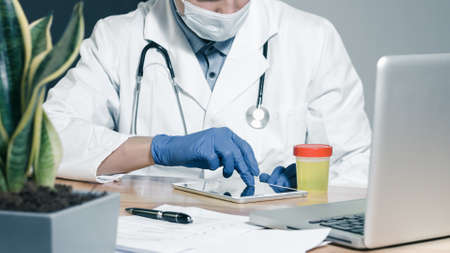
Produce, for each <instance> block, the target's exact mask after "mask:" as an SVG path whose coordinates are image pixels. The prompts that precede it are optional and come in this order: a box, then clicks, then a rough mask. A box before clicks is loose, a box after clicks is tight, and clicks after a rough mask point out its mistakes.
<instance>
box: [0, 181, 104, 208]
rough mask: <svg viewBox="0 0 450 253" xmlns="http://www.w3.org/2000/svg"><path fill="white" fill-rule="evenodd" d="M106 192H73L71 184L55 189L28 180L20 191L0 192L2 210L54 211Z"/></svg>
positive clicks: (78, 203)
mask: <svg viewBox="0 0 450 253" xmlns="http://www.w3.org/2000/svg"><path fill="white" fill-rule="evenodd" d="M105 194H106V192H104V193H100V194H99V193H94V192H91V193H78V192H73V189H72V187H71V186H67V185H55V188H54V189H51V188H48V187H41V186H39V187H38V186H36V185H35V184H33V183H31V182H28V183H27V184H26V185H25V187H24V188H23V190H22V191H21V192H19V193H7V192H6V193H5V192H3V193H2V192H0V210H2V211H21V212H35V213H52V212H56V211H60V210H63V209H66V208H69V207H72V206H76V205H80V204H83V203H85V202H88V201H90V200H93V199H96V198H100V197H102V196H104V195H105Z"/></svg>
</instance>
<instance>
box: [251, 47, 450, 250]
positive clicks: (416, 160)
mask: <svg viewBox="0 0 450 253" xmlns="http://www.w3.org/2000/svg"><path fill="white" fill-rule="evenodd" d="M377 72H378V73H377V86H376V97H375V116H374V134H373V141H372V156H371V161H370V175H369V186H368V195H367V199H361V200H353V201H346V202H338V203H329V204H322V205H313V206H304V207H294V208H285V209H277V210H266V211H255V212H253V213H251V215H250V222H251V223H254V224H257V225H261V226H266V227H272V228H293V229H309V228H317V227H329V228H331V232H330V235H329V238H328V239H329V240H330V241H332V242H334V243H337V244H340V245H344V246H348V247H352V248H359V249H365V248H380V247H385V246H392V245H398V244H404V243H409V242H415V241H421V240H427V239H432V238H440V237H447V236H450V54H434V55H409V56H387V57H383V58H381V59H380V60H379V62H378V66H377Z"/></svg>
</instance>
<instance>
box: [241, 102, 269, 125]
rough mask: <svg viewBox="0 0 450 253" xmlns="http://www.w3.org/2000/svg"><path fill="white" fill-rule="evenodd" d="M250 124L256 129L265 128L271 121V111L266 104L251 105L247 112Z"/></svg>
mask: <svg viewBox="0 0 450 253" xmlns="http://www.w3.org/2000/svg"><path fill="white" fill-rule="evenodd" d="M246 119H247V123H248V124H249V126H251V127H252V128H254V129H263V128H265V127H266V126H267V124H268V123H269V121H270V113H269V110H267V109H266V108H265V107H264V106H262V105H261V106H259V107H257V106H251V107H250V108H248V110H247V113H246Z"/></svg>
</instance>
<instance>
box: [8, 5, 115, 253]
mask: <svg viewBox="0 0 450 253" xmlns="http://www.w3.org/2000/svg"><path fill="white" fill-rule="evenodd" d="M52 19H53V18H52V15H49V16H47V17H44V18H41V19H39V20H37V21H35V22H34V23H32V24H29V23H28V21H27V18H26V16H25V14H24V12H23V10H22V7H21V5H20V3H19V2H18V0H0V252H15V253H18V252H19V253H20V252H27V253H28V252H34V253H39V252H45V253H48V252H58V253H60V252H113V251H114V249H115V238H116V229H117V218H118V217H117V216H118V213H119V195H118V194H106V193H89V192H88V193H86V192H85V193H83V192H72V189H71V188H70V187H68V186H62V185H57V186H55V177H56V171H57V169H58V166H59V164H60V161H61V157H62V146H61V143H60V140H59V137H58V134H57V132H56V130H55V128H54V127H53V125H52V123H51V122H50V120H49V118H48V117H47V115H46V113H45V111H44V110H43V108H42V104H43V102H44V96H45V91H46V88H47V87H46V86H47V85H48V84H49V83H50V82H52V81H54V80H56V79H57V78H58V77H60V76H61V75H62V74H63V73H64V72H65V71H66V70H67V69H68V68H69V67H70V66H71V65H72V63H73V62H74V61H75V60H76V58H77V56H78V53H79V48H80V44H81V42H82V40H83V37H84V19H83V4H82V3H81V2H80V3H78V4H77V5H76V6H75V8H74V10H73V14H72V17H71V19H70V21H69V24H68V26H67V28H66V31H65V32H64V34H63V36H62V37H61V39H60V40H59V42H58V43H57V44H56V45H55V46H53V44H52V39H51V35H50V26H51V23H52Z"/></svg>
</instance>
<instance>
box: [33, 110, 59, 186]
mask: <svg viewBox="0 0 450 253" xmlns="http://www.w3.org/2000/svg"><path fill="white" fill-rule="evenodd" d="M42 119H43V120H42V131H41V138H40V140H41V142H40V149H39V152H38V155H37V156H36V159H35V164H34V181H35V182H36V184H37V185H40V186H46V187H53V186H54V184H55V178H56V172H57V169H58V167H59V164H60V163H61V159H62V150H63V149H62V145H61V141H60V139H59V136H58V133H57V132H56V130H55V128H54V127H53V125H52V123H51V122H50V120H49V118H48V116H47V114H45V112H43V118H42Z"/></svg>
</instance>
